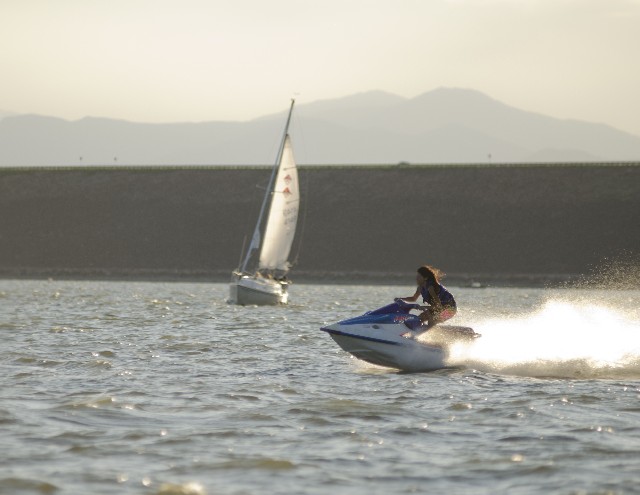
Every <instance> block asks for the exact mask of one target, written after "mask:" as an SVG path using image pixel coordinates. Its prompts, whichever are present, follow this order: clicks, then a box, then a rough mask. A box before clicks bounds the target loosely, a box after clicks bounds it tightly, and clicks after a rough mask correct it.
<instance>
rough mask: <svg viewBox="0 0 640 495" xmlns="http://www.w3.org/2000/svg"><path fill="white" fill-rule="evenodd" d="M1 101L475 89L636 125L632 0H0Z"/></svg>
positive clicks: (138, 105)
mask: <svg viewBox="0 0 640 495" xmlns="http://www.w3.org/2000/svg"><path fill="white" fill-rule="evenodd" d="M0 67H2V74H1V75H0V110H2V111H10V112H15V113H38V114H43V115H52V116H58V117H63V118H66V119H74V120H75V119H78V118H82V117H84V116H87V115H89V116H96V117H112V118H121V119H126V120H132V121H139V122H182V121H205V120H248V119H251V118H254V117H259V116H262V115H265V114H268V113H272V112H276V111H283V110H285V109H286V108H287V106H288V102H289V98H290V97H292V96H293V95H297V96H296V97H297V99H298V101H299V102H300V103H301V104H304V103H310V102H312V101H316V100H321V99H330V98H336V97H341V96H347V95H351V94H354V93H359V92H364V91H369V90H384V91H388V92H390V93H394V94H397V95H400V96H404V97H414V96H417V95H419V94H422V93H424V92H426V91H430V90H432V89H435V88H438V87H442V86H444V87H461V88H470V89H477V90H479V91H482V92H484V93H486V94H487V95H489V96H491V97H493V98H495V99H497V100H500V101H502V102H504V103H507V104H509V105H512V106H515V107H518V108H522V109H524V110H531V111H536V112H540V113H543V114H546V115H551V116H554V117H560V118H575V119H580V120H587V121H592V122H603V123H607V124H610V125H613V126H615V127H617V128H619V129H622V130H626V131H628V132H632V133H634V134H637V135H640V0H313V1H307V0H226V1H223V0H0Z"/></svg>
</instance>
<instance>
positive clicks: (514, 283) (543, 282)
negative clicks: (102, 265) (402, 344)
mask: <svg viewBox="0 0 640 495" xmlns="http://www.w3.org/2000/svg"><path fill="white" fill-rule="evenodd" d="M0 279H1V280H64V281H83V280H87V281H113V282H166V283H218V284H219V283H228V282H229V281H230V280H231V270H229V272H228V273H221V272H220V271H216V272H208V273H204V272H197V273H194V272H179V273H178V272H168V271H162V272H160V271H150V270H141V271H136V272H126V273H125V272H118V271H113V270H91V271H85V270H55V269H51V270H25V269H20V270H15V271H8V270H4V271H2V272H0ZM581 279H584V276H582V275H577V274H576V275H567V274H499V275H489V274H451V275H447V276H446V277H444V279H443V283H444V284H445V285H450V286H452V287H469V288H487V287H504V288H509V287H512V288H557V287H563V286H571V285H572V284H574V283H578V282H579V281H580V280H581ZM412 281H413V272H411V273H405V274H400V273H382V272H379V273H372V272H369V273H361V272H351V273H336V272H323V273H305V272H301V273H292V274H291V284H292V285H295V284H310V285H363V286H366V285H376V284H377V285H407V286H413V282H412Z"/></svg>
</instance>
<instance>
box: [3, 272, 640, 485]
mask: <svg viewBox="0 0 640 495" xmlns="http://www.w3.org/2000/svg"><path fill="white" fill-rule="evenodd" d="M451 289H452V291H453V292H454V293H455V295H456V296H457V299H458V302H459V306H460V312H459V314H458V316H456V318H455V320H456V321H457V322H458V323H460V324H467V325H471V326H473V327H474V328H475V329H476V330H477V331H479V332H480V333H482V335H483V336H482V338H481V339H478V340H477V341H476V342H474V343H473V344H471V346H469V347H461V348H456V349H455V352H454V353H453V355H452V362H451V364H452V365H454V366H456V368H453V369H448V370H442V371H437V372H432V373H420V374H405V373H398V372H395V371H392V370H387V369H383V368H378V367H374V366H371V365H367V364H364V363H362V362H359V361H357V360H356V359H353V358H351V357H350V356H349V355H348V354H346V353H345V352H343V351H342V350H340V349H339V348H338V347H337V345H336V344H335V343H334V342H333V341H332V340H331V338H330V337H329V336H328V335H326V334H325V333H324V332H321V331H319V327H320V326H322V325H323V324H325V323H330V322H333V321H337V320H339V319H344V318H346V317H350V316H355V315H356V314H361V313H363V312H364V311H366V310H369V309H374V308H375V307H378V306H382V305H383V304H386V303H387V302H389V301H390V300H391V299H392V298H393V297H396V296H407V295H410V294H411V293H412V292H413V287H412V286H411V285H410V284H408V285H407V286H405V287H391V286H389V287H380V286H371V287H368V286H363V287H359V286H339V285H338V286H332V285H304V284H296V285H293V286H292V288H291V304H290V305H289V306H288V307H267V308H265V307H261V308H258V307H238V306H233V305H228V304H227V303H226V296H227V286H226V285H225V284H186V283H133V282H126V283H125V282H58V281H9V280H4V281H1V280H0V337H1V339H2V342H1V343H0V366H1V369H0V371H1V373H0V493H3V494H4V493H7V494H9V493H10V494H32V493H33V494H38V493H44V494H89V493H91V494H111V493H113V494H194V495H203V494H207V495H214V494H262V493H271V494H292V493H309V494H325V493H331V494H335V493H339V494H378V493H380V494H382V493H384V494H389V493H393V494H399V493H455V494H484V493H486V494H489V493H492V494H493V493H527V494H531V493H533V494H547V493H590V494H595V493H639V492H640V316H639V312H640V309H639V308H640V291H621V292H587V291H579V290H558V291H549V290H542V289H491V288H486V289H467V288H464V289H463V288H455V287H451Z"/></svg>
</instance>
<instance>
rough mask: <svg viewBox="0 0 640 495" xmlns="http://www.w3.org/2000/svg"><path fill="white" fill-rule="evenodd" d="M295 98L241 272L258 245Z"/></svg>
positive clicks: (293, 101)
mask: <svg viewBox="0 0 640 495" xmlns="http://www.w3.org/2000/svg"><path fill="white" fill-rule="evenodd" d="M295 102H296V100H295V99H293V98H292V99H291V107H289V115H288V116H287V123H286V124H285V126H284V132H283V133H282V141H281V142H280V148H279V150H278V156H277V157H276V162H275V164H274V165H273V169H272V170H271V177H270V178H269V185H268V186H267V192H266V193H265V195H264V199H263V200H262V206H261V208H260V215H258V222H257V223H256V228H255V229H254V231H253V236H252V237H251V244H249V249H248V250H247V254H246V256H245V257H244V261H243V262H242V268H241V269H240V271H241V273H244V272H245V270H246V268H247V264H248V263H249V258H251V253H252V252H253V250H254V249H258V248H259V247H260V242H261V241H260V227H261V224H262V218H263V217H264V212H265V209H266V207H267V202H268V201H269V198H270V197H271V194H272V193H273V191H272V189H273V182H274V179H275V176H276V172H277V171H278V167H279V166H280V161H281V160H282V152H283V150H284V143H285V141H286V139H287V133H288V132H289V123H290V122H291V114H292V113H293V105H294V104H295Z"/></svg>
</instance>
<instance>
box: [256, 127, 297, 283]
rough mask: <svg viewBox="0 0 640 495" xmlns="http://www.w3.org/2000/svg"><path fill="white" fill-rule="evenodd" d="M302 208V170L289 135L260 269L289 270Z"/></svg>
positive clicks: (278, 175) (279, 171)
mask: <svg viewBox="0 0 640 495" xmlns="http://www.w3.org/2000/svg"><path fill="white" fill-rule="evenodd" d="M299 206H300V189H299V187H298V169H297V168H296V162H295V160H294V159H293V149H292V148H291V141H290V139H289V136H288V135H287V136H286V137H285V142H284V148H283V150H282V158H281V160H280V166H279V168H278V174H277V176H276V180H275V183H274V187H273V195H272V197H271V208H270V210H269V218H268V219H267V227H266V229H265V232H264V241H263V244H262V250H261V251H260V261H259V268H260V269H266V270H283V271H287V270H288V269H289V263H288V261H287V260H288V258H289V252H290V251H291V244H292V243H293V237H294V235H295V233H296V223H297V221H298V209H299Z"/></svg>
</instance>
